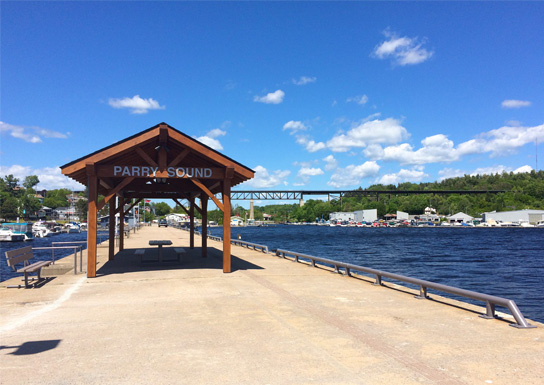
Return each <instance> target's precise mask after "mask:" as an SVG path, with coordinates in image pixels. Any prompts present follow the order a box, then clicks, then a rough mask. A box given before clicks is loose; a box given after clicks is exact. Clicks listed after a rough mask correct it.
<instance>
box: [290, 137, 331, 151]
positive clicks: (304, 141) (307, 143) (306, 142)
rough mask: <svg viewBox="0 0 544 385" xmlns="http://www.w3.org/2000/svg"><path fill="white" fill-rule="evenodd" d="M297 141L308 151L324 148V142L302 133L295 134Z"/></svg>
mask: <svg viewBox="0 0 544 385" xmlns="http://www.w3.org/2000/svg"><path fill="white" fill-rule="evenodd" d="M297 143H298V144H301V145H303V146H304V147H305V148H306V150H307V151H308V152H316V151H319V150H323V149H324V148H326V145H325V143H323V142H316V141H314V140H311V139H309V138H307V137H306V136H303V135H299V136H297Z"/></svg>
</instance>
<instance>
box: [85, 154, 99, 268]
mask: <svg viewBox="0 0 544 385" xmlns="http://www.w3.org/2000/svg"><path fill="white" fill-rule="evenodd" d="M86 169H87V177H88V181H89V184H88V188H89V212H88V214H87V222H88V230H87V278H94V277H96V231H97V229H96V221H97V211H96V205H97V204H98V202H97V201H98V178H97V177H96V170H95V167H94V164H87V165H86Z"/></svg>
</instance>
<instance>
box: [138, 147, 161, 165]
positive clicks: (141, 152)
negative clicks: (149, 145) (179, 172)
mask: <svg viewBox="0 0 544 385" xmlns="http://www.w3.org/2000/svg"><path fill="white" fill-rule="evenodd" d="M136 153H137V154H138V155H140V157H141V158H142V159H143V160H145V161H146V162H147V163H148V164H149V165H150V166H153V167H158V166H159V165H158V164H157V162H155V161H154V160H153V159H152V158H151V157H150V156H149V155H147V152H145V151H144V150H142V149H141V148H140V147H136Z"/></svg>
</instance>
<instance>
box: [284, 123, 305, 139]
mask: <svg viewBox="0 0 544 385" xmlns="http://www.w3.org/2000/svg"><path fill="white" fill-rule="evenodd" d="M307 129H308V127H306V126H305V125H304V123H302V122H300V121H298V120H297V121H295V120H290V121H288V122H287V123H285V124H284V125H283V130H284V131H285V130H289V131H290V132H289V134H291V135H293V134H294V133H296V132H298V131H306V130H307Z"/></svg>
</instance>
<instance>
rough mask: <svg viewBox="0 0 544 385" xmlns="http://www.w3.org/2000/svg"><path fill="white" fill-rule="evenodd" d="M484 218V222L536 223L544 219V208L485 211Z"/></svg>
mask: <svg viewBox="0 0 544 385" xmlns="http://www.w3.org/2000/svg"><path fill="white" fill-rule="evenodd" d="M482 220H483V221H484V222H488V221H490V220H494V221H495V222H499V221H500V222H512V223H514V222H520V223H521V222H529V223H531V224H533V225H534V224H536V223H537V222H539V221H542V220H544V210H516V211H499V212H497V211H492V212H490V213H483V214H482Z"/></svg>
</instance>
